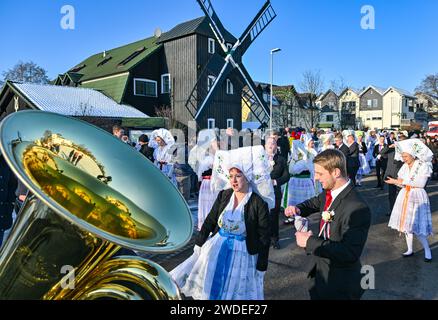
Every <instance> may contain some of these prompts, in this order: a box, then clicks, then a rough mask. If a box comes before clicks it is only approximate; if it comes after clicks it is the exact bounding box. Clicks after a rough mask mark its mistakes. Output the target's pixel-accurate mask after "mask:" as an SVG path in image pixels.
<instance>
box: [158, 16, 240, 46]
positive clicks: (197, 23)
mask: <svg viewBox="0 0 438 320" xmlns="http://www.w3.org/2000/svg"><path fill="white" fill-rule="evenodd" d="M194 33H197V34H202V35H205V36H208V37H214V34H213V31H212V30H211V28H210V24H209V20H208V18H207V17H205V16H204V17H199V18H196V19H193V20H190V21H187V22H183V23H180V24H179V25H177V26H176V27H174V28H173V29H172V30H170V31H169V32H166V33H163V35H162V36H161V37H160V38H159V40H158V42H159V43H163V42H167V41H170V40H174V39H177V38H182V37H186V36H188V35H191V34H194ZM223 36H224V38H225V41H227V42H229V43H233V44H234V43H235V42H236V41H237V39H236V38H235V37H234V36H233V35H232V34H231V33H229V32H228V31H226V32H225V34H224V35H223Z"/></svg>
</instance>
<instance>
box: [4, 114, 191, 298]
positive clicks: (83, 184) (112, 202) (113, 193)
mask: <svg viewBox="0 0 438 320" xmlns="http://www.w3.org/2000/svg"><path fill="white" fill-rule="evenodd" d="M0 150H1V153H2V154H3V156H4V157H5V160H6V161H7V163H8V165H9V166H10V167H11V169H12V171H13V172H14V174H15V175H16V176H17V177H18V178H19V180H20V181H21V182H22V183H23V184H24V185H25V186H26V187H27V188H28V189H29V194H28V197H27V199H26V201H25V203H24V204H23V206H22V209H21V210H20V213H19V214H18V218H17V220H16V222H15V223H14V226H13V228H12V230H11V233H10V235H9V238H8V240H7V242H6V243H4V245H3V247H2V249H1V251H0V299H101V298H103V299H108V298H109V299H172V300H173V299H180V293H179V290H178V288H177V286H176V284H175V283H174V282H173V280H172V279H171V277H170V275H169V274H168V273H167V272H166V271H165V270H164V269H163V268H162V267H160V266H159V265H157V264H156V263H154V262H152V261H149V260H146V259H144V258H141V257H137V256H117V255H116V253H117V252H118V251H119V250H120V249H121V248H122V247H123V248H127V249H131V250H135V251H141V252H150V253H163V254H164V253H170V252H174V251H176V250H178V249H180V248H182V247H183V246H184V245H186V244H187V243H188V242H189V240H190V238H191V236H192V231H193V222H192V218H191V213H190V209H189V208H188V206H187V203H186V202H185V200H184V199H183V197H182V196H181V195H180V193H179V192H178V190H177V189H176V188H175V187H174V186H173V185H172V183H170V181H169V179H168V178H167V177H166V176H164V175H163V174H162V173H161V172H160V171H159V170H158V169H156V168H155V167H154V165H153V164H152V163H150V162H149V161H148V160H147V159H146V158H144V156H143V155H141V154H140V153H139V152H136V151H135V150H134V149H133V148H132V147H131V146H129V145H127V144H125V143H122V142H120V141H118V140H117V139H116V138H114V137H113V136H112V135H110V134H108V133H107V132H105V131H103V130H101V129H99V128H96V127H95V126H92V125H90V124H88V123H86V122H83V121H80V120H76V119H72V118H68V117H65V116H62V115H58V114H53V113H46V112H41V111H21V112H17V113H14V114H11V115H9V116H8V117H6V118H5V119H4V120H3V121H2V123H1V125H0Z"/></svg>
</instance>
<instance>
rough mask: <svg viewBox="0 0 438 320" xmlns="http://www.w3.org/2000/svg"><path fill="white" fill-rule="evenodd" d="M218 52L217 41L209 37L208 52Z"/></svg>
mask: <svg viewBox="0 0 438 320" xmlns="http://www.w3.org/2000/svg"><path fill="white" fill-rule="evenodd" d="M215 52H216V42H215V41H214V39H212V38H208V53H210V54H214V53H215Z"/></svg>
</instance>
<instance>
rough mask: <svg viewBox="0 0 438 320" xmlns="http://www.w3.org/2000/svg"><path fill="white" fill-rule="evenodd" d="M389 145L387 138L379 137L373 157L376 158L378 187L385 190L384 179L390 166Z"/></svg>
mask: <svg viewBox="0 0 438 320" xmlns="http://www.w3.org/2000/svg"><path fill="white" fill-rule="evenodd" d="M387 150H388V145H387V144H385V137H384V136H380V137H379V143H378V144H376V145H375V146H374V151H373V157H374V158H376V175H377V186H376V188H380V189H381V190H383V181H384V180H383V177H384V176H385V171H386V166H387V164H388V154H387V153H386V152H387Z"/></svg>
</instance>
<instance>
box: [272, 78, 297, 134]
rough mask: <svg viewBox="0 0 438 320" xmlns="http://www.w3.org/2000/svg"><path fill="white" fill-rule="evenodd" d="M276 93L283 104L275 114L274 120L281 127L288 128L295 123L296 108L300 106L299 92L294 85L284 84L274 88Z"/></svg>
mask: <svg viewBox="0 0 438 320" xmlns="http://www.w3.org/2000/svg"><path fill="white" fill-rule="evenodd" d="M274 95H275V96H276V97H277V99H278V100H279V101H281V105H280V106H279V108H278V110H277V112H276V113H275V114H274V119H273V121H274V122H275V123H276V125H278V126H279V127H281V128H286V127H289V126H292V125H293V120H294V119H293V114H294V112H293V111H294V108H298V107H299V102H298V93H297V91H296V90H295V87H294V86H282V87H275V88H274Z"/></svg>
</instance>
